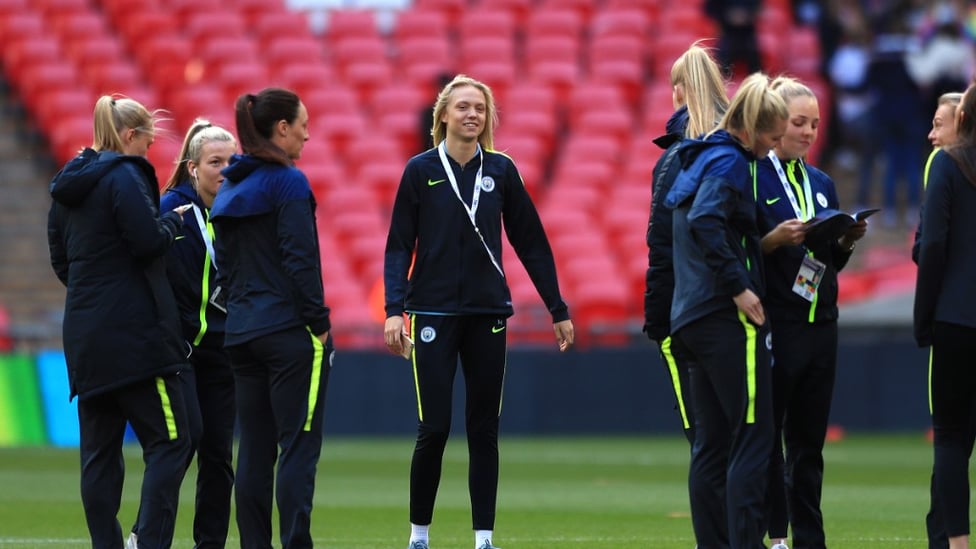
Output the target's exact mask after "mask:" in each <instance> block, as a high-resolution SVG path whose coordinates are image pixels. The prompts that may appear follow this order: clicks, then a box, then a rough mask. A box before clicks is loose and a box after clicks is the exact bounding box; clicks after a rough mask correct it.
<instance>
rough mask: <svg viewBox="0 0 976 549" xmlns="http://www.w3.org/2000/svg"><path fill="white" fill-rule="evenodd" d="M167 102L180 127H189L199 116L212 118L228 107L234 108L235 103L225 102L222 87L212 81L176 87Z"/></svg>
mask: <svg viewBox="0 0 976 549" xmlns="http://www.w3.org/2000/svg"><path fill="white" fill-rule="evenodd" d="M166 104H167V105H168V108H169V110H170V111H171V112H172V113H173V117H174V118H175V121H176V125H177V127H179V128H188V127H189V126H190V124H191V123H192V122H193V119H195V118H197V117H198V116H199V117H203V118H207V119H211V118H215V117H218V116H219V115H220V114H221V113H223V112H226V110H227V109H233V103H231V104H227V103H226V102H225V100H224V93H223V91H222V90H221V89H220V87H219V86H217V84H216V83H210V82H206V83H204V82H201V83H197V84H193V85H187V86H181V87H179V88H175V89H174V91H173V93H171V94H170V95H169V96H168V97H167V101H166ZM228 129H229V128H228Z"/></svg>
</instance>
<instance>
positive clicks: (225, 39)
mask: <svg viewBox="0 0 976 549" xmlns="http://www.w3.org/2000/svg"><path fill="white" fill-rule="evenodd" d="M195 51H196V52H197V55H198V56H199V58H200V60H201V61H202V62H203V65H204V68H205V70H206V72H205V77H207V78H211V77H215V76H216V75H217V74H219V73H220V66H221V65H224V64H238V63H240V62H242V61H247V62H249V63H257V62H258V60H259V59H260V58H261V56H260V54H259V52H258V47H257V44H256V43H255V42H254V40H253V39H252V38H250V37H247V36H234V35H228V36H224V35H216V36H211V37H209V38H207V39H206V40H205V41H204V42H203V43H202V44H200V45H199V46H198V47H195Z"/></svg>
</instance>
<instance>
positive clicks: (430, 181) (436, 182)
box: [427, 179, 444, 187]
mask: <svg viewBox="0 0 976 549" xmlns="http://www.w3.org/2000/svg"><path fill="white" fill-rule="evenodd" d="M443 182H444V180H443V179H438V180H437V181H433V180H431V179H428V180H427V186H428V187H433V186H434V185H436V184H438V183H443Z"/></svg>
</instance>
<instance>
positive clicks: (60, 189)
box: [50, 148, 151, 206]
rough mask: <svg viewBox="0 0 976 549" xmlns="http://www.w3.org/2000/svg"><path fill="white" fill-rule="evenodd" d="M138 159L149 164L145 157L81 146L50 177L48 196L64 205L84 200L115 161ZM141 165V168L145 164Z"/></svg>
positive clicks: (116, 162)
mask: <svg viewBox="0 0 976 549" xmlns="http://www.w3.org/2000/svg"><path fill="white" fill-rule="evenodd" d="M139 160H141V161H142V162H143V163H145V164H146V166H149V163H148V161H147V160H146V159H145V158H142V157H139V156H125V155H121V154H119V153H117V152H115V151H101V152H96V151H95V150H94V149H91V148H85V149H84V150H83V151H81V153H80V154H79V155H78V156H76V157H74V158H72V159H71V160H69V161H68V163H67V164H65V165H64V167H63V168H61V170H60V171H59V172H58V173H57V174H55V176H54V178H53V179H52V180H51V186H50V191H51V197H52V198H54V200H55V202H58V203H60V204H63V205H65V206H77V205H78V204H81V203H82V202H83V201H84V200H85V197H87V196H88V193H90V192H91V190H92V189H93V188H94V187H95V184H96V183H98V182H99V180H101V179H102V177H104V176H105V174H107V173H108V172H109V171H111V170H112V168H114V167H115V166H116V165H117V164H119V163H120V162H124V161H135V162H138V161H139ZM142 168H143V169H145V166H142ZM150 169H151V167H150Z"/></svg>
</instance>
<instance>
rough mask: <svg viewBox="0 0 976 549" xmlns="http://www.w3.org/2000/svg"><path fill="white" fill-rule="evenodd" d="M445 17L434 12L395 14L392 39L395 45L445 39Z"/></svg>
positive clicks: (412, 11) (421, 11)
mask: <svg viewBox="0 0 976 549" xmlns="http://www.w3.org/2000/svg"><path fill="white" fill-rule="evenodd" d="M447 28H448V23H447V15H446V14H444V13H443V12H440V11H436V10H423V9H412V10H403V11H401V12H399V13H398V14H397V18H396V24H395V26H394V27H393V38H394V39H395V41H396V42H397V43H402V42H403V41H404V40H412V39H417V38H441V39H446V38H447Z"/></svg>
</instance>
